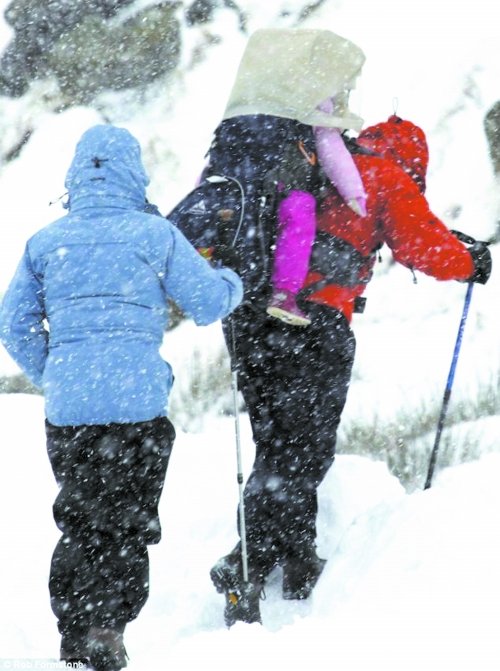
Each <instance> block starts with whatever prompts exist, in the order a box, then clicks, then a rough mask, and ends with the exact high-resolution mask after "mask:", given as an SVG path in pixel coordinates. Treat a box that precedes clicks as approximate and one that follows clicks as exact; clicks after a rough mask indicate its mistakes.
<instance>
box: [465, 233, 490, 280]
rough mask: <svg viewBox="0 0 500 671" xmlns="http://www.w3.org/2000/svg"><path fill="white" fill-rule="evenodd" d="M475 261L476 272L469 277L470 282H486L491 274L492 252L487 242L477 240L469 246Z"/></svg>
mask: <svg viewBox="0 0 500 671" xmlns="http://www.w3.org/2000/svg"><path fill="white" fill-rule="evenodd" d="M468 249H469V253H470V255H471V256H472V261H473V262H474V272H473V273H472V275H471V276H470V277H469V280H468V281H469V282H477V283H478V284H486V282H487V281H488V280H489V279H490V275H491V267H492V260H491V252H490V250H489V248H488V245H487V243H486V242H475V243H474V244H473V245H472V246H471V247H469V248H468Z"/></svg>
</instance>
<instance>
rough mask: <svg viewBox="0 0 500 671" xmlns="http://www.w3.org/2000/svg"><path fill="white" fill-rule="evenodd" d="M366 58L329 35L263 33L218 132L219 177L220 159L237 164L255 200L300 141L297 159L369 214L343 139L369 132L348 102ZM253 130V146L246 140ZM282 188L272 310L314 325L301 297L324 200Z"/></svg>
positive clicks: (245, 61) (253, 41)
mask: <svg viewBox="0 0 500 671" xmlns="http://www.w3.org/2000/svg"><path fill="white" fill-rule="evenodd" d="M364 60H365V57H364V54H363V52H362V51H361V49H359V48H358V47H357V46H356V45H355V44H353V43H352V42H350V41H349V40H347V39H345V38H343V37H340V36H339V35H336V34H335V33H333V32H331V31H329V30H304V29H297V30H294V29H263V30H258V31H256V32H255V33H254V34H253V35H252V36H251V37H250V39H249V41H248V44H247V47H246V49H245V52H244V54H243V57H242V60H241V63H240V66H239V69H238V72H237V76H236V80H235V83H234V85H233V88H232V91H231V94H230V96H229V101H228V103H227V106H226V109H225V112H224V116H223V121H222V124H221V125H220V126H219V129H218V131H219V133H218V144H217V142H216V150H215V151H214V152H213V155H212V151H211V152H210V161H209V164H212V165H211V169H212V171H215V172H217V171H218V166H217V158H218V157H223V161H224V162H225V164H226V165H225V166H224V169H225V170H226V174H228V173H227V167H228V165H227V163H228V160H229V162H230V163H232V166H230V170H231V169H232V172H233V176H236V177H238V179H239V181H240V182H241V183H242V184H243V185H244V187H245V188H249V192H248V193H249V194H250V196H251V195H252V188H251V183H252V181H255V179H256V175H258V176H259V177H260V178H262V175H263V174H265V173H266V172H267V170H268V169H269V168H270V165H272V164H276V163H280V161H281V160H282V158H283V154H284V153H285V152H286V149H287V145H289V144H290V143H295V144H297V145H299V148H300V151H301V152H302V155H300V156H299V154H298V153H297V155H298V156H299V158H300V160H306V161H308V162H309V163H310V164H311V167H313V164H314V163H315V162H316V155H317V158H318V161H319V165H320V166H321V168H322V169H323V171H324V173H326V175H327V177H328V178H329V179H330V181H331V182H332V183H333V185H334V186H335V187H336V188H337V190H338V191H339V193H340V195H341V196H342V197H343V199H344V200H345V202H346V203H347V204H348V205H349V206H350V207H351V208H352V209H353V210H354V212H355V213H356V214H358V215H361V216H364V215H365V214H366V209H365V203H366V194H365V192H364V189H363V184H362V181H361V178H360V176H359V173H358V170H357V168H356V166H355V164H354V161H353V160H352V157H351V155H350V153H349V151H348V149H347V148H346V146H345V144H344V141H343V139H342V136H341V132H342V131H343V130H347V129H352V130H356V131H358V130H360V129H361V126H362V119H360V118H359V117H357V116H356V115H354V114H352V113H351V112H350V111H349V109H348V97H349V93H350V91H351V90H352V89H353V88H354V85H355V80H356V78H357V76H358V75H359V74H360V71H361V68H362V66H363V63H364ZM277 117H278V119H277ZM286 120H288V121H287V122H286ZM275 122H276V123H275ZM284 123H285V126H284V125H283V124H284ZM286 123H288V126H286ZM278 126H279V129H280V131H279V132H277V133H276V134H275V137H272V136H271V135H270V129H271V130H272V129H273V128H275V127H278ZM236 127H238V131H235V128H236ZM246 127H248V130H249V134H250V135H249V136H251V137H252V142H250V141H248V138H247V139H246V140H245V137H246V133H245V130H246ZM284 127H286V128H287V130H286V131H283V128H284ZM224 129H227V132H226V134H227V135H229V136H232V139H231V140H230V141H229V140H228V141H227V142H225V141H224ZM280 135H281V137H279V136H280ZM235 136H236V139H235ZM216 137H217V135H216ZM238 138H240V139H241V141H240V142H239V141H238ZM304 138H306V139H305V141H303V140H304ZM308 140H309V142H308ZM238 144H239V145H240V146H238ZM308 147H309V148H308ZM228 156H231V159H228ZM219 162H221V161H219ZM281 189H282V192H281V194H280V202H279V205H278V210H277V219H278V228H277V235H276V247H275V253H274V264H273V270H272V275H271V282H272V289H273V291H272V296H271V299H270V302H269V304H268V306H267V312H268V314H270V315H272V316H274V317H277V318H279V319H282V320H283V321H286V322H288V323H291V324H296V325H301V326H307V325H308V324H309V323H310V320H309V318H308V316H307V315H306V314H305V313H304V312H303V311H302V310H301V309H300V308H299V307H298V305H297V303H296V296H297V294H298V292H299V290H300V289H301V287H302V285H303V282H304V280H305V277H306V274H307V271H308V264H309V258H310V254H311V249H312V244H313V240H314V237H315V231H316V216H315V209H316V201H315V197H314V196H313V195H312V193H311V192H310V191H309V190H308V183H307V180H305V181H304V182H303V183H300V182H299V183H297V181H296V180H295V183H293V181H292V183H291V184H287V183H284V184H283V183H282V184H281ZM255 192H256V189H255ZM247 200H248V198H247Z"/></svg>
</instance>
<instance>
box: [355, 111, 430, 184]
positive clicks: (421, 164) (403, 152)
mask: <svg viewBox="0 0 500 671" xmlns="http://www.w3.org/2000/svg"><path fill="white" fill-rule="evenodd" d="M357 141H358V143H359V144H360V145H361V146H362V147H366V148H367V149H370V150H372V151H374V152H375V153H376V154H378V155H380V156H382V157H383V158H385V159H388V160H389V161H393V162H395V163H397V164H398V165H399V166H401V168H403V170H404V171H405V172H406V173H407V174H408V175H409V176H410V177H411V178H412V179H413V180H414V181H415V182H416V183H417V185H418V187H419V189H420V191H422V193H423V192H424V191H425V177H426V174H427V165H428V163H429V149H428V147H427V140H426V138H425V134H424V131H423V130H422V129H421V128H419V127H418V126H415V124H413V123H411V121H405V120H403V119H400V118H399V117H397V116H394V115H393V116H390V117H389V119H388V120H387V121H385V122H383V123H378V124H376V125H375V126H369V127H368V128H365V130H363V131H361V133H360V134H359V136H358V139H357Z"/></svg>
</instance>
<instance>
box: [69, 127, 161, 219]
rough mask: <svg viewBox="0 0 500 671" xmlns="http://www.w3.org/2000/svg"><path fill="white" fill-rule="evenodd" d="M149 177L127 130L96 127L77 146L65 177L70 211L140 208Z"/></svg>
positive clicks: (143, 200)
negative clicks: (101, 208) (111, 207)
mask: <svg viewBox="0 0 500 671" xmlns="http://www.w3.org/2000/svg"><path fill="white" fill-rule="evenodd" d="M148 184H149V178H148V176H147V174H146V171H145V170H144V166H143V165H142V160H141V148H140V145H139V143H138V142H137V140H136V139H135V138H134V136H133V135H131V133H129V131H128V130H126V129H125V128H117V127H116V126H112V125H97V126H93V127H92V128H90V129H89V130H87V131H86V132H85V133H84V134H83V135H82V137H81V138H80V141H79V142H78V144H77V146H76V151H75V156H74V158H73V161H72V163H71V166H70V168H69V170H68V172H67V175H66V181H65V186H66V189H67V190H68V194H69V203H68V207H70V208H71V211H72V212H73V211H75V210H79V209H83V208H88V207H99V206H108V207H109V206H113V207H123V208H127V209H130V208H134V209H141V208H143V207H144V203H145V200H146V186H147V185H148Z"/></svg>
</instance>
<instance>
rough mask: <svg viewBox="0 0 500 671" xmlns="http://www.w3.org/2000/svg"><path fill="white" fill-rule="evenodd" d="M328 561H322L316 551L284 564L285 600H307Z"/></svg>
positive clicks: (288, 560) (289, 559)
mask: <svg viewBox="0 0 500 671" xmlns="http://www.w3.org/2000/svg"><path fill="white" fill-rule="evenodd" d="M325 564H326V559H321V558H320V557H318V555H317V554H316V551H315V550H311V551H310V552H308V553H307V554H302V555H300V556H297V557H293V558H288V559H287V560H286V561H284V562H283V564H282V567H283V598H284V599H307V598H308V597H309V596H310V595H311V592H312V591H313V589H314V587H315V586H316V583H317V582H318V579H319V577H320V575H321V573H322V572H323V569H324V568H325Z"/></svg>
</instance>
